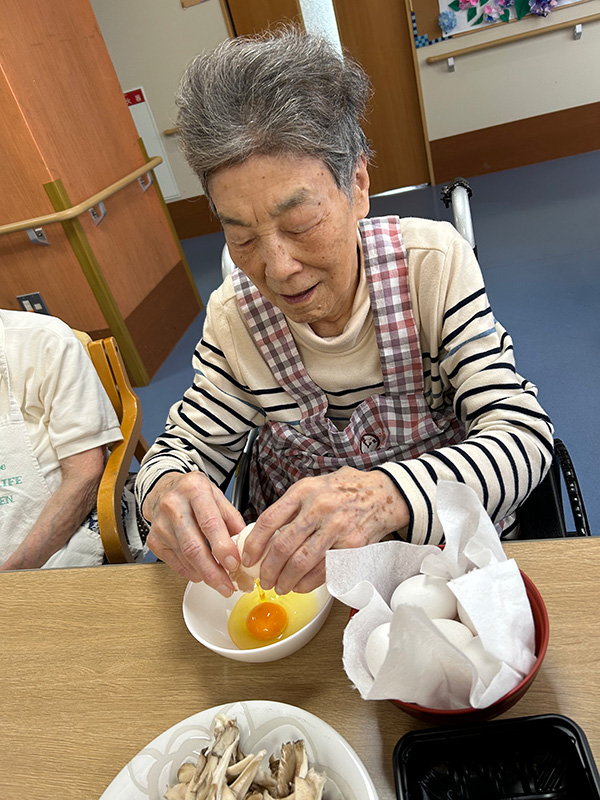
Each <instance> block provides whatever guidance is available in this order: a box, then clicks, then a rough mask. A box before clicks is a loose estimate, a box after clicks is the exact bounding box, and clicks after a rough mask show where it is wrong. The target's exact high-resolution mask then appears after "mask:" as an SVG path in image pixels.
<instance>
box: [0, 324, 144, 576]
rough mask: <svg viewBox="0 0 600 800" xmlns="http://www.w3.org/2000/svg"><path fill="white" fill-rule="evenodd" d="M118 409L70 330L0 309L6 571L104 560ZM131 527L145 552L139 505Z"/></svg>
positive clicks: (128, 522) (127, 516) (0, 551)
mask: <svg viewBox="0 0 600 800" xmlns="http://www.w3.org/2000/svg"><path fill="white" fill-rule="evenodd" d="M122 438H123V437H122V436H121V430H120V428H119V422H118V419H117V416H116V414H115V412H114V410H113V407H112V405H111V402H110V400H109V398H108V397H107V395H106V393H105V391H104V388H103V387H102V384H101V382H100V379H99V378H98V375H97V373H96V370H95V369H94V366H93V364H92V362H91V360H90V358H89V356H88V355H87V353H86V351H85V350H84V348H83V347H82V345H81V342H80V341H79V340H78V339H77V337H76V335H75V334H74V333H73V331H72V330H71V329H70V328H69V327H68V326H67V325H65V324H64V322H61V321H60V320H59V319H56V318H54V317H49V316H46V315H43V314H31V313H27V312H25V311H5V310H0V569H1V570H12V569H32V568H36V567H78V566H94V565H97V564H102V563H103V559H104V550H103V548H102V541H101V539H100V532H99V530H98V518H97V514H96V512H95V510H94V508H95V505H96V495H97V491H98V485H99V483H100V479H101V477H102V473H103V471H104V466H105V463H106V447H107V445H109V444H111V443H113V442H118V441H120V440H121V439H122ZM127 494H128V499H129V505H127V498H124V507H123V511H124V524H125V526H126V531H127V533H128V536H129V538H130V540H131V542H132V544H133V548H132V549H133V550H134V551H135V552H136V553H138V554H142V553H143V546H142V542H141V541H140V539H139V535H138V534H137V525H136V520H135V502H134V498H133V495H132V494H131V493H130V492H128V493H127Z"/></svg>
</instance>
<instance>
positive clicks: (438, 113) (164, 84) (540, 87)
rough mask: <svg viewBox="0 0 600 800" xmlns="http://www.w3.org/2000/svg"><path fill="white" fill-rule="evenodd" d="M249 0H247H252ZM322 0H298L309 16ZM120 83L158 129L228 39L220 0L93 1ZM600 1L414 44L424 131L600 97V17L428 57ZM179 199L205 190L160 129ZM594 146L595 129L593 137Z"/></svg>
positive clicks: (465, 127) (467, 127)
mask: <svg viewBox="0 0 600 800" xmlns="http://www.w3.org/2000/svg"><path fill="white" fill-rule="evenodd" d="M249 1H250V0H249ZM323 2H324V0H303V3H304V5H305V6H306V8H305V9H304V13H305V14H307V16H310V13H309V12H310V9H311V3H312V5H314V6H315V7H316V8H319V4H321V3H323ZM91 4H92V7H93V9H94V12H95V14H96V17H97V19H98V24H99V26H100V30H101V32H102V35H103V37H104V40H105V42H106V45H107V47H108V51H109V53H110V56H111V59H112V61H113V64H114V66H115V70H116V72H117V75H118V77H119V80H120V82H121V85H122V87H123V88H124V90H127V89H131V88H134V87H136V86H143V87H144V89H145V91H146V97H147V99H148V102H149V104H150V107H151V109H152V112H153V114H154V117H155V120H156V124H157V127H158V129H159V131H162V130H164V129H165V128H171V127H173V125H174V116H175V113H176V108H175V104H174V102H173V95H174V92H175V90H176V87H177V85H178V82H179V79H180V77H181V74H182V73H183V71H184V69H185V67H186V65H187V63H188V62H189V61H190V60H191V59H192V58H193V56H195V55H196V54H197V53H199V52H201V51H203V50H210V49H212V48H213V47H215V46H216V45H217V44H218V43H219V42H221V41H223V40H224V39H226V38H227V35H228V34H227V29H226V27H225V22H224V19H223V15H222V12H221V7H220V5H219V2H218V0H207V2H204V3H200V4H198V5H195V6H191V7H190V8H188V9H183V8H182V7H181V4H180V2H179V0H91ZM599 10H600V0H590V2H587V3H581V4H578V5H571V6H567V7H565V8H561V9H558V10H555V11H553V12H552V13H551V14H550V16H549V17H547V18H546V19H542V18H533V17H530V18H526V19H523V20H520V21H519V22H514V23H511V24H509V25H498V26H488V27H486V28H484V29H482V30H480V31H476V32H473V33H468V34H465V35H464V36H460V37H456V38H454V39H451V40H449V41H447V42H441V43H439V44H435V45H430V46H429V47H421V48H419V49H418V50H417V57H418V61H419V68H420V75H421V84H422V90H423V100H424V105H425V114H426V119H427V128H428V135H429V139H431V140H433V139H440V138H444V137H446V136H453V135H456V134H460V133H466V132H468V131H472V130H479V129H480V128H487V127H489V126H491V125H499V124H502V123H506V122H513V121H515V120H519V119H525V118H527V117H533V116H537V115H539V114H546V113H550V112H553V111H558V110H560V109H563V108H571V107H574V106H579V105H585V104H587V103H594V102H598V101H600V20H599V21H596V22H590V23H589V24H584V26H583V35H582V37H581V39H580V40H579V41H575V40H574V39H573V30H572V28H566V29H564V30H561V31H557V32H554V33H548V34H545V35H543V36H538V37H536V38H533V39H527V40H524V41H518V42H513V43H509V44H506V45H502V46H499V47H494V48H490V49H489V50H485V51H483V52H478V53H473V54H471V55H467V56H463V57H459V58H456V59H455V67H456V69H455V72H448V69H447V66H446V62H445V61H444V62H441V63H439V64H435V65H430V64H427V63H426V59H427V58H428V57H429V56H431V55H434V54H436V55H437V54H438V53H445V52H448V51H450V50H458V49H460V48H461V47H467V46H469V45H471V44H476V43H479V42H482V41H488V40H493V39H501V38H504V37H506V36H511V35H513V34H514V33H518V32H520V31H523V30H529V29H535V28H544V27H548V26H550V25H553V24H555V23H558V22H562V21H563V20H571V19H576V18H578V17H580V16H585V15H590V14H594V13H598V11H599ZM163 142H164V145H165V149H166V152H167V155H168V158H169V163H170V165H171V168H172V170H173V173H174V175H175V179H176V181H177V184H178V186H179V189H180V191H181V196H182V198H186V197H193V196H195V195H198V194H200V193H201V188H200V183H199V181H198V180H197V179H196V177H195V176H194V175H193V173H192V172H191V170H190V169H189V168H188V167H187V165H186V164H185V162H184V160H183V158H182V157H181V155H180V154H179V151H178V149H177V141H176V137H173V136H171V137H163ZM599 147H600V135H599Z"/></svg>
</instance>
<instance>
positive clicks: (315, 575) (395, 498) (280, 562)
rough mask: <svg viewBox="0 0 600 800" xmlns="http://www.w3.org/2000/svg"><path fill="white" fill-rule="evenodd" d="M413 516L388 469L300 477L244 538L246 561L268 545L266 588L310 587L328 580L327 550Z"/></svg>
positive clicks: (377, 535)
mask: <svg viewBox="0 0 600 800" xmlns="http://www.w3.org/2000/svg"><path fill="white" fill-rule="evenodd" d="M409 519H410V515H409V511H408V507H407V505H406V503H405V501H404V498H403V497H402V495H401V494H400V492H399V491H398V489H397V488H396V486H395V485H394V483H393V481H392V479H391V478H389V477H388V476H387V475H386V474H385V473H384V472H382V471H381V470H374V471H372V472H362V471H361V470H357V469H353V468H352V467H342V468H341V469H339V470H337V471H336V472H333V473H331V474H329V475H322V476H320V477H318V478H302V480H300V481H298V482H297V483H295V484H294V485H293V486H291V487H290V488H289V489H288V490H287V492H286V493H285V494H284V495H283V497H281V498H280V499H279V500H277V502H275V503H273V505H272V506H270V507H269V508H268V509H267V510H266V511H264V512H263V513H262V514H261V515H260V517H259V518H258V520H257V522H256V525H255V526H254V529H253V530H252V533H251V534H250V535H249V536H248V538H247V539H246V543H245V545H244V557H243V563H244V565H245V566H252V565H253V564H255V563H256V562H257V561H258V560H259V558H260V557H261V555H262V554H263V552H265V551H266V552H265V557H264V561H263V562H262V564H261V568H260V583H261V586H262V587H263V588H265V589H270V588H271V587H272V586H274V587H275V589H276V591H277V592H279V594H285V593H287V592H289V591H292V590H294V591H296V592H310V591H312V590H313V589H315V588H316V587H317V586H320V585H321V584H322V583H324V581H325V553H326V552H327V551H328V550H330V549H341V548H347V547H362V546H363V545H366V544H372V543H373V542H378V541H379V540H380V539H382V538H383V537H384V536H385V535H386V534H388V533H391V532H392V531H395V530H399V529H400V528H403V527H405V526H406V525H408V523H409ZM277 531H280V532H279V533H278V534H277V535H276V536H273V534H274V533H275V532H277ZM272 537H273V538H272Z"/></svg>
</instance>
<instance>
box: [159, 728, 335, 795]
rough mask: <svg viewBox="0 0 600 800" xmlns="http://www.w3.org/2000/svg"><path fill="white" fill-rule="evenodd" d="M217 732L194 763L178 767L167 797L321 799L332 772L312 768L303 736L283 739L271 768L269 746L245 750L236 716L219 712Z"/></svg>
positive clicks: (272, 758) (272, 759)
mask: <svg viewBox="0 0 600 800" xmlns="http://www.w3.org/2000/svg"><path fill="white" fill-rule="evenodd" d="M214 736H215V740H214V743H213V745H212V747H207V748H205V749H204V750H203V751H202V752H201V753H200V756H199V757H198V762H197V764H196V765H195V766H194V765H193V764H183V765H182V766H181V767H180V768H179V771H178V773H177V780H178V781H179V783H177V784H176V785H175V786H173V787H171V788H170V789H167V792H166V794H165V798H166V800H322V797H323V787H324V786H325V781H326V779H327V776H326V775H325V774H324V773H318V772H315V771H314V770H313V769H312V768H309V766H308V758H307V756H306V750H305V748H304V742H303V741H302V740H301V739H300V740H298V741H296V742H286V743H285V744H284V745H282V746H281V754H280V756H279V758H278V759H277V758H275V757H274V756H271V757H270V758H269V771H267V770H265V769H262V768H261V763H262V761H263V759H264V757H265V756H266V754H267V751H266V750H260V751H259V752H258V753H256V755H254V754H250V755H244V753H243V752H242V750H241V748H240V732H239V729H238V726H237V723H236V721H235V720H233V719H230V718H229V717H227V716H226V715H225V714H218V715H217V716H216V718H215V729H214Z"/></svg>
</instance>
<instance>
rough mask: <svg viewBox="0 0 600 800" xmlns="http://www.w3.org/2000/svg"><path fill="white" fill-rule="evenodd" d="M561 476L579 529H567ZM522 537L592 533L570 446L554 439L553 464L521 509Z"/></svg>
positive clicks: (553, 536) (520, 527) (586, 534)
mask: <svg viewBox="0 0 600 800" xmlns="http://www.w3.org/2000/svg"><path fill="white" fill-rule="evenodd" d="M561 475H562V477H563V478H564V481H565V486H566V488H567V496H568V499H569V505H570V507H571V511H572V514H573V519H574V521H575V527H576V530H575V531H574V532H571V531H567V527H566V523H565V515H564V508H563V501H562V491H561ZM517 519H518V521H519V538H520V539H553V538H564V537H566V536H590V535H591V532H590V527H589V523H588V519H587V514H586V511H585V505H584V502H583V497H582V495H581V489H580V488H579V482H578V481H577V476H576V474H575V468H574V467H573V463H572V462H571V458H570V456H569V453H568V451H567V448H566V447H565V445H564V444H563V442H562V441H561V440H560V439H555V440H554V458H553V460H552V466H551V467H550V469H549V470H548V474H547V475H546V477H545V478H544V480H543V481H542V482H541V483H540V485H539V486H537V487H536V488H535V489H534V490H533V491H532V492H531V494H530V495H529V497H528V498H527V500H525V502H524V503H523V504H522V505H521V506H520V507H519V508H518V509H517Z"/></svg>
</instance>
